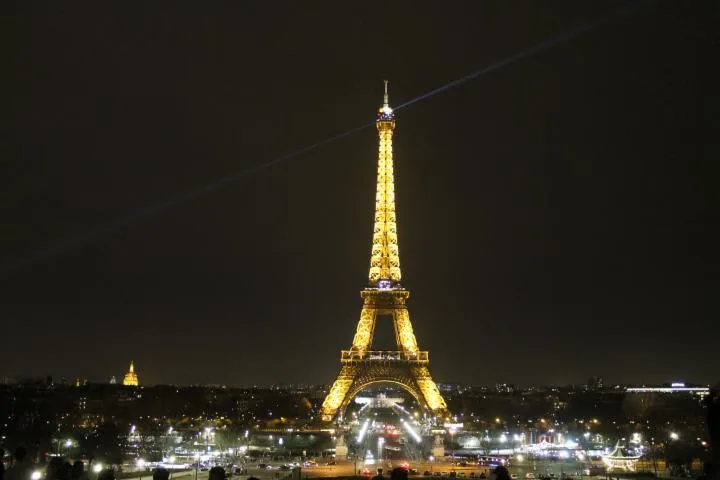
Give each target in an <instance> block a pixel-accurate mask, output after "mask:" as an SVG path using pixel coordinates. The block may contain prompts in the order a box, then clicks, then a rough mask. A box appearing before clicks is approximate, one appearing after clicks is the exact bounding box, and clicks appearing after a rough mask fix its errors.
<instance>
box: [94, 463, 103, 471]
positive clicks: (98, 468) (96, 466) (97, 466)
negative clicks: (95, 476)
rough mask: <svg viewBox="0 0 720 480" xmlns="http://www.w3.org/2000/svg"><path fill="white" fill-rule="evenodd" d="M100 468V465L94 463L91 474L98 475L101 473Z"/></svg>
mask: <svg viewBox="0 0 720 480" xmlns="http://www.w3.org/2000/svg"><path fill="white" fill-rule="evenodd" d="M102 468H103V466H102V463H96V464H95V465H93V472H95V473H100V472H101V471H102Z"/></svg>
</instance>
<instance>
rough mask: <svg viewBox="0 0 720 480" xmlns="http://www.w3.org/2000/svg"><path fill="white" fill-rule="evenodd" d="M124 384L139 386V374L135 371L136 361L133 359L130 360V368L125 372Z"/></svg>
mask: <svg viewBox="0 0 720 480" xmlns="http://www.w3.org/2000/svg"><path fill="white" fill-rule="evenodd" d="M123 385H128V386H132V387H137V386H138V376H137V373H135V363H133V361H132V360H131V361H130V370H128V372H127V373H126V374H125V377H124V378H123Z"/></svg>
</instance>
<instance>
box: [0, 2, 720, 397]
mask: <svg viewBox="0 0 720 480" xmlns="http://www.w3.org/2000/svg"><path fill="white" fill-rule="evenodd" d="M631 3H632V2H615V3H614V4H613V5H608V6H603V7H599V6H590V5H576V4H574V3H572V2H567V3H564V4H556V5H553V6H543V7H532V6H527V7H524V9H521V10H520V11H517V10H516V9H515V8H511V7H508V6H501V5H488V4H485V5H475V4H462V8H461V9H459V10H461V11H442V12H440V13H438V11H437V10H436V9H432V8H429V5H428V6H427V7H428V8H416V9H413V10H412V11H407V10H405V9H403V8H401V7H400V6H399V5H398V4H394V5H393V4H391V5H388V6H387V7H386V8H385V9H384V15H385V17H386V18H385V20H384V21H385V22H386V24H387V25H393V26H395V27H394V28H393V33H392V34H391V35H390V34H388V36H375V35H370V34H369V33H368V32H369V27H368V25H373V24H376V23H377V19H376V15H375V13H376V12H375V11H368V12H358V11H353V10H351V9H350V7H347V6H346V7H336V10H333V11H331V10H330V9H328V10H327V11H326V10H323V9H319V10H318V11H312V10H311V9H307V10H304V9H300V10H298V11H295V12H290V11H280V12H278V11H275V9H270V8H269V7H264V6H257V7H256V9H255V10H252V11H251V10H249V9H243V8H242V7H239V6H233V7H228V10H227V11H222V12H213V11H209V10H208V11H204V12H202V14H200V15H198V12H196V11H191V10H183V9H182V8H180V7H178V9H177V10H175V11H174V12H173V13H172V15H169V14H168V15H164V14H161V13H159V12H151V11H148V10H146V9H143V8H142V7H136V9H132V8H129V9H127V10H126V11H124V12H122V13H121V12H117V11H113V9H112V8H111V7H99V8H98V10H97V11H93V12H88V11H82V10H81V9H79V8H74V7H72V6H69V7H67V8H63V9H60V8H59V7H52V6H49V7H48V8H47V9H46V10H42V11H41V10H33V9H31V8H29V7H27V6H21V5H17V6H16V10H15V11H14V12H13V15H12V16H11V18H12V22H13V28H12V29H11V30H8V31H11V32H12V35H13V39H14V43H13V48H12V49H11V53H12V58H11V68H10V70H11V73H10V75H9V76H8V78H6V79H4V80H3V83H4V85H5V89H4V90H5V91H6V92H8V91H12V92H13V96H12V98H9V99H8V102H7V103H8V112H9V116H8V117H7V119H8V120H10V121H9V122H7V123H8V129H7V130H8V132H9V133H10V136H9V138H8V141H7V142H3V146H2V147H1V148H2V149H3V158H6V159H8V166H7V168H8V174H6V175H3V176H2V179H1V180H0V182H2V183H0V191H3V192H4V195H5V198H6V201H4V202H2V203H3V214H4V215H3V216H4V218H5V230H6V235H3V236H2V238H0V264H3V265H8V264H13V263H15V262H16V261H18V259H23V258H27V257H28V256H32V255H34V252H38V251H40V252H42V251H44V250H43V249H46V248H47V246H51V247H53V248H51V249H50V250H47V251H48V253H47V254H46V255H41V256H40V257H38V258H39V259H38V260H35V261H32V262H29V263H26V264H22V265H21V267H20V268H17V269H13V270H10V271H5V270H3V273H2V275H0V289H1V290H2V292H3V298H2V305H3V313H2V316H3V323H4V325H7V326H6V327H5V328H4V332H3V336H2V338H1V339H0V351H2V353H3V362H0V377H14V376H15V375H28V376H45V375H48V374H50V375H54V376H56V377H62V376H65V377H66V378H68V379H74V378H75V377H81V378H88V379H92V380H95V381H97V380H101V379H107V378H109V377H110V376H111V375H115V376H116V377H117V378H122V375H123V374H124V370H123V368H127V365H128V362H129V361H130V360H134V361H135V362H136V365H137V366H138V370H137V371H138V376H139V377H140V379H141V384H142V383H147V384H162V383H169V384H174V383H177V384H198V383H212V384H228V385H240V384H271V383H316V384H319V383H327V382H329V381H330V379H331V378H333V375H334V374H335V373H336V368H337V360H338V354H337V351H338V350H339V349H341V348H344V347H345V345H346V343H347V337H348V332H350V331H351V330H352V329H353V328H354V326H355V325H356V323H357V311H358V308H359V307H360V305H361V299H360V298H359V295H358V290H359V289H361V288H362V287H363V286H364V284H365V282H364V279H365V277H366V269H367V260H368V252H369V245H370V240H371V234H372V220H373V219H372V206H373V203H372V202H373V198H374V187H375V179H374V176H375V173H376V172H375V161H376V155H377V153H376V152H377V146H376V144H375V141H376V138H375V133H374V132H372V131H371V129H369V128H368V129H364V130H360V131H358V132H357V133H355V134H352V135H348V136H347V137H346V138H345V137H344V138H342V139H340V140H338V141H335V142H332V143H328V144H327V145H324V146H322V147H319V148H317V149H314V150H312V151H311V152H308V153H306V154H303V155H300V156H298V157H297V158H293V159H292V160H291V161H287V162H284V163H282V164H277V165H273V166H271V167H268V168H264V169H262V170H261V171H257V172H255V173H253V174H252V175H248V176H247V177H243V178H241V179H240V180H239V181H235V182H228V183H227V184H223V186H222V188H216V189H213V190H212V191H210V192H208V193H207V194H205V195H201V196H195V197H193V196H192V195H190V197H192V198H191V200H189V201H183V202H178V203H177V205H174V206H173V207H172V208H169V209H167V210H164V211H162V212H159V213H157V214H155V213H154V212H153V211H152V210H153V209H152V208H150V211H148V209H149V206H150V207H152V206H154V205H158V204H159V203H160V204H162V202H163V201H165V200H166V199H168V198H178V196H180V197H183V196H187V192H196V191H197V190H198V188H200V187H201V186H202V185H204V184H206V183H207V182H208V181H211V180H213V179H217V178H231V177H232V176H233V174H234V173H235V172H238V171H244V170H245V169H248V168H252V167H253V166H255V165H261V164H263V163H265V162H268V161H269V160H271V159H273V158H278V156H281V155H283V154H285V153H288V152H294V151H296V150H297V149H298V148H302V147H303V146H305V145H312V144H313V143H314V142H318V141H323V139H325V138H331V137H332V136H333V135H337V134H340V133H342V132H344V131H347V129H349V128H353V127H355V126H357V125H362V124H363V123H364V122H367V123H370V122H372V120H373V118H372V117H373V112H374V111H375V110H376V108H377V103H378V99H379V98H380V96H381V94H382V80H383V79H385V78H389V79H390V82H391V94H392V97H393V99H397V104H403V103H404V102H407V101H409V100H410V99H413V98H417V97H418V96H419V95H421V94H423V93H424V92H428V91H432V89H433V88H436V87H438V86H440V85H444V84H447V83H448V82H451V81H453V80H454V79H456V78H459V77H461V76H462V75H465V74H467V73H468V72H472V71H475V70H477V69H478V68H479V67H482V66H485V65H490V64H493V63H494V62H498V61H501V60H502V59H504V58H507V57H509V56H511V55H513V54H515V53H516V52H522V51H525V50H526V49H528V48H530V47H532V46H533V45H537V44H538V43H540V42H543V41H544V40H546V39H547V38H552V37H553V36H556V35H559V34H562V32H565V31H568V30H571V29H573V28H576V27H577V26H578V25H583V24H587V23H588V22H594V21H596V20H597V19H598V18H602V17H603V16H606V15H608V14H609V13H611V12H612V11H614V9H616V8H618V7H623V6H627V5H630V4H631ZM266 8H267V10H265V9H266ZM695 8H699V7H695ZM344 9H347V10H344ZM118 14H121V16H120V17H119V18H121V19H124V20H125V21H118V20H117V19H116V15H118ZM122 15H124V16H122ZM338 16H339V17H338ZM6 17H8V16H6ZM338 18H343V19H344V21H339V20H337V19H338ZM709 18H710V16H707V17H703V16H698V11H697V10H695V9H693V8H692V7H690V6H684V5H673V6H670V5H662V6H660V7H658V8H655V9H652V8H647V9H645V8H641V9H639V10H638V11H636V12H634V13H633V14H632V15H629V16H627V17H623V18H622V19H617V20H616V21H613V22H609V23H607V24H604V25H603V26H601V27H598V28H597V29H594V30H592V31H590V32H587V33H586V34H584V35H581V36H578V37H577V38H572V39H570V40H568V41H567V42H565V43H562V44H559V45H557V46H556V47H554V48H552V49H548V50H547V51H544V52H542V53H540V54H537V55H534V56H530V57H528V58H525V59H523V60H522V61H518V62H516V63H514V64H512V65H509V66H507V67H504V68H503V69H499V70H497V71H495V72H492V73H490V74H488V75H487V76H483V77H481V78H478V79H476V80H473V81H472V82H469V83H467V84H464V85H462V86H460V87H458V88H455V89H453V90H450V91H447V92H444V93H441V94H438V95H436V96H434V97H433V98H432V99H427V100H425V101H423V102H417V103H415V104H413V105H410V106H408V107H407V108H404V109H402V110H399V112H398V118H399V120H401V121H400V122H399V127H398V131H397V132H396V138H395V148H394V154H395V161H396V168H397V172H396V175H397V179H396V184H397V198H398V200H397V209H398V217H399V221H398V230H399V236H400V237H401V238H402V244H403V245H402V249H403V250H402V256H403V274H404V278H403V285H406V286H407V287H408V288H409V289H411V290H412V292H413V296H412V298H411V300H410V302H411V305H412V307H411V308H412V311H413V325H414V327H415V330H416V332H417V335H418V337H420V338H421V339H422V343H423V348H424V349H427V350H429V351H430V352H431V355H432V365H433V367H432V368H433V375H434V377H435V379H436V380H437V381H438V382H440V383H444V382H462V383H468V384H494V383H498V382H508V383H517V384H532V383H534V384H558V385H563V384H568V383H584V382H585V381H586V380H587V378H588V377H591V376H596V375H597V376H602V377H605V378H608V379H614V381H616V382H617V383H628V384H631V383H647V384H660V383H664V382H671V381H674V380H678V379H684V380H687V381H688V382H697V383H706V384H712V383H715V382H717V380H718V378H716V377H717V372H716V368H715V367H716V365H718V364H720V349H717V348H716V346H717V341H716V340H715V338H716V334H717V332H718V326H717V323H716V322H713V315H712V311H713V308H712V307H713V302H712V300H711V299H712V293H711V291H710V287H709V282H708V278H709V275H710V273H711V266H710V262H709V260H708V259H709V258H710V252H711V247H712V245H711V242H710V240H709V238H708V237H709V236H708V235H706V232H705V230H706V229H707V227H708V226H709V225H710V224H711V223H710V209H709V208H708V204H709V201H708V199H709V191H710V187H709V185H708V184H707V182H705V181H703V180H702V178H703V174H704V173H705V172H704V170H705V165H704V162H706V161H708V160H709V159H711V158H713V157H714V156H716V155H714V154H717V153H718V152H717V151H714V150H713V144H712V143H711V142H710V139H711V135H712V131H713V130H712V124H711V121H710V118H709V114H708V113H707V112H708V111H709V110H710V108H709V107H708V105H709V104H710V102H711V100H710V96H709V95H708V92H709V91H710V86H711V83H712V82H711V81H710V80H709V78H710V77H709V76H707V75H705V70H703V69H704V68H707V67H706V66H705V65H706V64H707V63H709V62H707V60H708V59H709V58H711V57H710V55H709V54H710V42H709V40H707V38H709V36H707V37H703V36H702V34H701V33H702V32H709V31H710V29H711V22H710V21H709ZM140 19H142V20H140ZM520 19H523V21H520ZM91 20H92V21H91ZM4 21H6V22H8V19H7V18H5V19H4ZM237 22H240V25H238V23H237ZM688 22H693V23H692V26H693V28H694V29H695V30H692V31H694V32H696V33H695V34H691V33H688V32H689V31H688V29H687V23H688ZM50 25H54V26H56V28H57V30H53V29H52V28H49V26H50ZM128 25H130V26H128ZM178 25H185V26H187V29H180V28H178ZM438 32H442V34H440V33H438ZM698 32H699V33H698ZM328 38H333V39H334V41H332V42H329V41H328ZM258 39H262V40H263V41H261V42H257V40H258ZM715 147H716V145H715ZM127 215H134V216H135V217H136V220H134V221H133V222H132V223H129V224H127V225H123V226H122V228H114V227H112V225H113V224H112V221H113V219H116V218H124V217H126V216H127ZM107 222H110V224H108V223H107ZM106 224H108V225H110V227H108V228H109V230H110V232H109V233H108V234H103V235H97V237H92V238H89V239H87V241H85V240H83V243H82V245H80V246H78V247H77V248H64V247H63V245H64V244H63V241H60V243H58V241H59V240H62V239H66V238H71V239H72V238H76V237H78V236H79V237H82V236H83V235H86V234H85V232H87V231H88V230H89V229H90V230H92V229H93V228H95V227H96V226H97V225H106ZM58 245H59V248H56V247H57V246H58ZM378 328H379V331H378V332H377V333H376V339H377V341H378V346H379V349H382V346H383V345H385V344H387V343H392V342H393V341H394V340H393V338H392V332H391V328H390V325H389V324H383V325H380V326H379V327H378Z"/></svg>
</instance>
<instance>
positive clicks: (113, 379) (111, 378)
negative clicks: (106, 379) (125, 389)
mask: <svg viewBox="0 0 720 480" xmlns="http://www.w3.org/2000/svg"><path fill="white" fill-rule="evenodd" d="M116 384H117V378H115V375H113V376H112V377H110V385H116Z"/></svg>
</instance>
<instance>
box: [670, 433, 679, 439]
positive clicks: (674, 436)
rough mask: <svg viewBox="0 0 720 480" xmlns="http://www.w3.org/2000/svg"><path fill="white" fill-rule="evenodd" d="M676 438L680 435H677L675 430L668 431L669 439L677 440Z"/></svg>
mask: <svg viewBox="0 0 720 480" xmlns="http://www.w3.org/2000/svg"><path fill="white" fill-rule="evenodd" d="M678 438H680V435H678V434H677V432H670V439H671V440H677V439H678Z"/></svg>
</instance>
